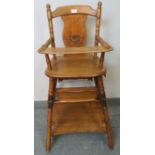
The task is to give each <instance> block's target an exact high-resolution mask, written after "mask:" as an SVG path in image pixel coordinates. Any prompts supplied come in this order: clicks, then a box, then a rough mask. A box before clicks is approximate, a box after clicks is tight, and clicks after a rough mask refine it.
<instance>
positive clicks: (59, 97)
mask: <svg viewBox="0 0 155 155" xmlns="http://www.w3.org/2000/svg"><path fill="white" fill-rule="evenodd" d="M96 101H98V99H97V90H96V88H95V87H78V88H77V87H76V88H58V89H57V91H56V99H55V103H74V102H76V103H82V102H96Z"/></svg>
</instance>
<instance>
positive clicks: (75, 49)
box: [39, 46, 112, 55]
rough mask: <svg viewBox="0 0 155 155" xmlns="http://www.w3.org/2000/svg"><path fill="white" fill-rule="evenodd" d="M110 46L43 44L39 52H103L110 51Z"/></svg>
mask: <svg viewBox="0 0 155 155" xmlns="http://www.w3.org/2000/svg"><path fill="white" fill-rule="evenodd" d="M110 51H112V48H105V47H102V46H101V47H98V46H94V47H70V48H68V47H66V48H47V46H43V48H41V50H39V53H41V54H55V55H63V54H86V53H103V52H110Z"/></svg>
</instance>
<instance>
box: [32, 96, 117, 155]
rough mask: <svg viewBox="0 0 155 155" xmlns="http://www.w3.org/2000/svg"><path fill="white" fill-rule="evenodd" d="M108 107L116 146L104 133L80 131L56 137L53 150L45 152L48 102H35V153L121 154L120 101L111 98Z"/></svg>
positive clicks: (55, 154)
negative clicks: (112, 146) (108, 143)
mask: <svg viewBox="0 0 155 155" xmlns="http://www.w3.org/2000/svg"><path fill="white" fill-rule="evenodd" d="M108 107H109V113H110V121H111V126H112V135H113V142H114V148H113V150H110V149H109V148H108V146H107V141H106V137H105V135H104V134H96V133H82V134H81V133H80V134H68V135H62V136H57V137H54V139H53V140H54V142H53V146H52V150H51V152H50V153H46V152H45V148H44V145H45V133H46V116H47V103H46V102H45V101H43V102H41V101H38V102H37V101H35V103H34V136H35V137H34V155H49V154H52V155H119V154H120V103H119V99H109V100H108Z"/></svg>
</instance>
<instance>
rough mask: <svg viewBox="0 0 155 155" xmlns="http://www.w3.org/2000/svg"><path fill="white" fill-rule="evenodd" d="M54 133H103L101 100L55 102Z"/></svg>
mask: <svg viewBox="0 0 155 155" xmlns="http://www.w3.org/2000/svg"><path fill="white" fill-rule="evenodd" d="M53 116H54V117H53V120H54V122H55V126H54V135H62V134H66V133H77V132H99V133H103V131H104V130H105V129H104V128H105V125H104V123H103V117H104V115H103V113H102V108H101V105H100V104H99V102H94V103H85V104H82V103H74V104H72V103H68V104H55V105H54V115H53Z"/></svg>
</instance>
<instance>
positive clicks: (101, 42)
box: [97, 36, 112, 49]
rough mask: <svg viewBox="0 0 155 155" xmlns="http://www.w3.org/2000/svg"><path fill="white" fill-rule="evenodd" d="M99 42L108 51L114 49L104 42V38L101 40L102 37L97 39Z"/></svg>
mask: <svg viewBox="0 0 155 155" xmlns="http://www.w3.org/2000/svg"><path fill="white" fill-rule="evenodd" d="M97 41H98V42H99V43H100V44H101V46H102V47H104V48H106V49H112V47H111V46H110V45H109V44H108V43H107V42H105V41H104V40H103V38H101V37H100V36H98V37H97Z"/></svg>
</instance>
